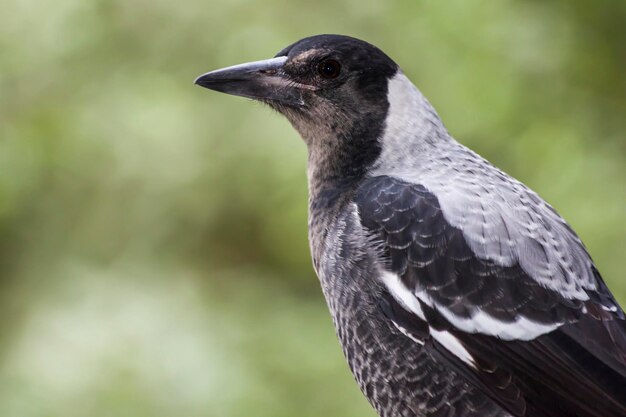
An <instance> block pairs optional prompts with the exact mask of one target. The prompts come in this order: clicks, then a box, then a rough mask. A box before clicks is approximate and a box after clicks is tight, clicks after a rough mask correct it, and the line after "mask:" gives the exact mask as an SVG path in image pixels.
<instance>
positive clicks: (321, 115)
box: [195, 35, 421, 178]
mask: <svg viewBox="0 0 626 417" xmlns="http://www.w3.org/2000/svg"><path fill="white" fill-rule="evenodd" d="M398 79H400V84H398V82H396V84H398V85H399V87H400V88H398V87H397V86H396V87H395V90H398V91H400V93H399V94H398V93H397V94H396V98H395V100H396V101H398V102H400V107H402V108H400V109H399V111H401V112H405V111H406V109H404V107H405V106H404V104H407V103H408V102H407V99H406V97H405V95H406V94H405V93H406V92H405V91H403V90H405V89H408V90H410V91H408V93H413V92H414V93H415V94H419V92H417V90H416V89H415V87H413V85H412V84H411V83H410V82H409V81H408V80H407V79H406V77H404V75H402V72H401V71H400V70H399V68H398V65H397V64H396V63H395V62H394V61H393V60H392V59H391V58H389V57H388V56H387V55H386V54H385V53H384V52H382V51H381V50H380V49H378V48H377V47H375V46H373V45H371V44H369V43H367V42H364V41H361V40H358V39H355V38H351V37H348V36H340V35H318V36H312V37H309V38H305V39H302V40H300V41H298V42H296V43H294V44H292V45H290V46H288V47H286V48H284V49H283V50H281V51H280V52H278V54H276V56H275V57H274V58H271V59H267V60H262V61H255V62H250V63H245V64H240V65H235V66H232V67H228V68H223V69H219V70H215V71H211V72H208V73H206V74H204V75H201V76H200V77H198V78H197V79H196V81H195V82H196V84H198V85H200V86H202V87H206V88H209V89H211V90H216V91H220V92H223V93H227V94H233V95H238V96H243V97H249V98H253V99H256V100H259V101H261V102H264V103H266V104H269V105H270V106H271V107H273V108H274V109H276V110H278V111H279V112H280V113H282V114H283V115H285V116H286V117H287V119H288V120H289V121H290V122H291V123H292V125H293V126H294V127H295V128H296V130H298V132H299V133H300V135H301V136H302V137H303V139H304V140H305V142H306V143H307V146H308V148H309V168H310V169H313V170H316V171H317V172H318V173H323V174H325V175H326V174H327V175H330V176H335V177H349V178H354V177H359V176H362V175H363V173H364V172H365V171H366V170H367V169H368V168H369V167H371V166H372V164H373V163H374V162H375V161H376V159H377V158H378V156H379V155H380V153H381V148H382V144H381V137H382V135H383V131H384V129H385V127H386V124H388V121H389V115H390V101H392V100H391V99H392V97H391V94H392V92H391V90H392V89H393V88H394V87H393V86H392V83H391V81H392V80H398ZM405 84H406V85H405ZM413 90H414V91H413ZM420 97H421V95H420ZM408 101H411V100H408ZM413 101H414V100H413ZM409 104H410V103H409Z"/></svg>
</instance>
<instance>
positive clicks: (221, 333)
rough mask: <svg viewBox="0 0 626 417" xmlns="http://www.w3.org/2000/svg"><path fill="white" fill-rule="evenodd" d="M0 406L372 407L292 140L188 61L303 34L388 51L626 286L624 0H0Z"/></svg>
mask: <svg viewBox="0 0 626 417" xmlns="http://www.w3.org/2000/svg"><path fill="white" fill-rule="evenodd" d="M0 10H1V11H0V317H1V319H0V415H1V416H7V417H31V416H32V417H39V416H41V417H44V416H46V417H53V416H63V417H73V416H76V417H78V416H80V417H82V416H92V417H100V416H103V417H104V416H107V417H108V416H132V417H136V416H137V417H141V416H150V417H160V416H163V417H165V416H168V417H169V416H179V415H184V416H190V417H194V416H234V417H236V416H246V417H248V416H259V417H262V416H268V417H283V416H284V417H287V416H345V417H351V416H354V417H356V416H370V417H373V416H374V413H373V412H372V411H371V410H370V409H369V406H368V404H367V403H366V401H365V400H364V399H363V398H362V397H361V395H360V393H359V391H358V389H357V387H356V384H354V382H353V381H352V377H351V376H350V374H349V372H348V370H347V366H346V365H345V364H344V361H343V358H342V356H341V353H340V350H339V346H338V344H337V342H336V340H335V336H334V331H333V328H332V325H331V321H330V318H329V315H328V313H327V312H326V306H325V304H324V301H323V298H322V296H321V292H320V291H319V288H318V283H317V280H316V278H315V275H314V273H313V271H312V268H311V265H310V259H309V254H308V246H307V241H306V198H307V191H306V180H305V159H306V156H305V152H306V150H305V147H304V145H303V143H302V142H301V141H300V139H299V138H298V137H297V135H296V133H295V132H294V131H293V130H292V129H291V127H290V126H289V125H288V123H287V122H286V121H285V120H283V119H282V118H281V117H279V116H278V115H277V114H275V113H273V112H272V111H270V110H269V109H267V108H265V107H263V106H262V105H260V104H256V103H252V102H250V101H247V100H244V99H241V98H235V97H228V96H224V95H219V94H217V93H212V92H209V91H207V90H203V89H201V88H198V87H195V86H193V85H192V81H193V79H194V77H195V76H197V75H199V74H201V73H203V72H206V71H208V70H211V69H215V68H218V67H221V66H226V65H231V64H236V63H240V62H244V61H250V60H256V59H263V58H267V57H270V56H272V55H273V54H274V53H275V52H277V51H278V50H280V49H281V48H282V47H284V46H286V45H287V44H289V43H291V42H293V41H295V40H297V39H299V38H301V37H304V36H308V35H312V34H317V33H343V34H350V35H353V36H357V37H361V38H364V39H366V40H369V41H370V42H373V43H375V44H377V45H378V46H380V47H381V48H382V49H383V50H385V51H386V52H388V53H389V55H391V56H392V57H394V58H395V59H396V60H397V62H399V63H400V65H401V66H402V67H403V69H404V71H405V73H407V74H408V75H409V77H410V78H411V79H412V80H414V81H415V83H416V84H417V85H418V86H419V87H420V88H421V89H422V91H423V92H424V93H425V94H426V95H427V97H429V98H430V100H431V102H432V103H433V104H434V105H435V107H436V108H437V109H438V110H439V112H440V114H441V116H442V117H443V119H444V121H445V122H446V124H447V127H448V128H449V130H450V131H451V132H452V133H453V135H454V136H456V137H457V138H459V139H460V140H461V141H462V142H463V143H465V144H466V145H469V146H470V147H472V148H474V149H475V150H477V151H479V153H481V154H482V155H484V156H485V157H487V158H488V159H490V160H491V161H493V162H494V163H495V164H496V165H498V166H499V167H501V168H503V169H505V170H506V171H508V172H509V173H510V174H512V175H514V176H516V177H518V178H519V179H521V180H522V181H524V182H525V183H527V184H528V185H530V186H531V187H532V188H534V189H535V190H537V191H538V192H539V193H540V194H541V195H542V196H543V197H544V198H546V199H547V200H548V201H549V202H551V203H552V204H553V205H554V206H555V207H556V208H557V209H558V210H559V211H560V212H561V213H562V214H563V215H564V216H565V218H566V219H568V221H569V222H570V223H571V224H572V225H573V226H574V228H575V229H576V230H577V231H578V232H579V234H580V235H581V237H582V238H583V240H584V241H585V242H586V244H587V246H588V248H589V250H590V252H591V253H592V255H593V257H594V259H595V260H596V261H597V264H598V266H599V268H600V270H601V271H602V272H603V274H604V277H605V279H606V281H608V283H609V285H610V287H611V288H612V289H613V291H614V292H615V294H616V296H617V297H618V298H619V299H620V300H621V302H622V303H626V276H625V274H624V268H623V263H624V258H625V256H626V221H625V217H626V216H625V215H626V164H625V162H626V137H625V132H626V77H625V74H626V50H625V49H624V45H626V25H625V24H624V22H626V3H625V2H623V1H610V0H600V1H593V2H590V1H586V0H556V1H539V0H536V1H513V0H503V1H498V2H493V1H486V0H449V1H445V2H439V1H433V0H428V1H426V0H420V1H415V0H412V1H399V2H388V1H374V0H320V1H315V2H309V1H291V2H286V1H284V0H264V1H252V0H233V1H226V0H224V1H216V0H211V1H200V0H188V1H185V2H181V1H171V0H134V1H125V0H92V1H90V0H55V1H44V0H1V1H0Z"/></svg>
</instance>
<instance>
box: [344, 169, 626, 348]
mask: <svg viewBox="0 0 626 417" xmlns="http://www.w3.org/2000/svg"><path fill="white" fill-rule="evenodd" d="M466 167H467V168H466V170H465V172H464V171H463V170H460V169H456V170H455V169H451V171H452V173H450V172H449V173H448V174H446V175H442V174H433V173H431V174H430V175H423V176H421V177H420V178H421V181H420V180H419V179H415V178H411V177H409V176H406V175H404V176H402V175H399V176H392V175H377V176H372V177H369V178H367V179H365V180H364V181H363V182H362V183H361V185H360V186H359V188H358V189H357V190H356V192H355V195H354V203H355V207H356V209H357V210H358V217H359V219H360V221H361V223H362V225H363V227H364V229H365V230H367V231H369V232H370V233H372V234H374V235H375V236H377V237H378V239H380V241H381V242H382V247H383V250H382V253H381V258H382V259H383V260H384V262H385V264H386V269H387V270H388V271H389V272H391V273H393V274H395V275H396V276H398V277H399V278H400V279H401V280H402V282H403V284H404V285H405V286H406V288H408V289H409V291H410V292H412V293H413V294H419V295H420V297H421V300H422V302H425V303H427V304H429V305H430V306H431V307H434V308H437V309H439V310H441V311H443V312H444V313H445V314H446V315H447V316H448V319H449V320H452V321H456V324H457V326H458V327H460V328H461V329H463V330H466V331H472V332H474V331H475V332H481V333H486V334H490V335H495V336H498V337H500V338H504V339H514V338H518V337H525V338H532V337H535V336H537V335H539V334H543V333H545V332H548V331H550V330H553V329H554V328H556V327H558V326H559V325H560V324H562V323H564V322H567V321H571V320H576V319H577V317H579V316H580V314H582V313H583V312H585V311H586V310H587V309H588V308H589V307H590V305H596V304H597V305H598V308H600V309H604V310H606V311H615V312H620V311H621V310H620V308H619V306H618V305H617V303H616V302H615V300H614V299H613V297H612V295H611V294H610V292H609V291H608V289H607V288H606V286H605V285H604V283H603V282H602V279H601V277H600V274H599V273H598V271H597V270H596V268H595V266H594V265H593V262H592V260H591V258H590V256H589V255H588V253H587V251H586V250H585V248H584V246H583V245H582V243H581V242H580V239H579V238H578V237H577V236H576V234H575V233H574V232H573V230H572V229H571V228H570V227H569V226H567V224H566V223H565V221H564V220H562V218H561V217H560V216H559V215H558V214H557V213H556V211H554V210H553V209H552V208H551V207H550V206H549V205H547V203H545V202H544V201H543V200H541V199H540V198H539V197H538V196H537V195H536V194H535V193H533V192H532V191H530V190H529V189H528V188H526V187H525V186H523V185H522V184H521V183H519V182H517V181H515V180H513V179H511V178H510V177H508V176H506V174H503V173H502V172H501V171H499V170H497V169H495V168H489V167H488V168H484V167H483V165H476V166H472V164H470V163H468V164H466ZM478 169H480V170H482V171H481V172H478V171H477V170H478ZM486 172H487V174H486ZM454 173H456V175H454ZM481 179H482V181H481ZM590 302H591V304H590ZM494 320H495V321H494ZM495 324H499V325H495Z"/></svg>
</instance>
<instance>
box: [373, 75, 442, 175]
mask: <svg viewBox="0 0 626 417" xmlns="http://www.w3.org/2000/svg"><path fill="white" fill-rule="evenodd" d="M387 101H388V102H389V109H388V111H387V118H386V119H385V131H384V133H383V137H382V140H381V142H382V144H383V152H382V155H381V158H380V161H381V162H383V164H384V165H386V167H385V166H381V169H383V170H385V168H392V169H393V168H395V169H398V168H400V167H402V166H403V165H404V164H398V162H400V161H402V162H405V161H406V158H407V157H411V156H413V155H416V154H419V153H420V152H419V150H420V149H419V148H420V147H423V146H424V145H426V143H427V142H428V141H429V140H430V139H429V138H431V137H433V136H436V135H434V134H433V131H435V130H439V131H441V132H442V133H444V134H446V135H447V131H446V129H445V127H444V126H443V123H442V122H441V120H440V119H439V117H438V116H437V113H436V112H435V110H434V109H433V107H432V106H431V105H430V103H429V102H428V100H426V98H425V97H424V96H423V95H422V93H421V92H420V91H419V90H418V89H417V87H415V85H413V83H412V82H411V80H409V79H408V78H407V77H406V75H404V74H403V73H402V72H401V71H398V73H397V74H396V75H394V76H393V77H392V78H391V79H390V80H389V83H388V85H387Z"/></svg>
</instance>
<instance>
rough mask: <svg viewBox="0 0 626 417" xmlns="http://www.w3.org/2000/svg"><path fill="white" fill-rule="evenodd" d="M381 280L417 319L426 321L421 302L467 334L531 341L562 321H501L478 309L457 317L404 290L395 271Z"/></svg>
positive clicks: (421, 295)
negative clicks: (471, 313)
mask: <svg viewBox="0 0 626 417" xmlns="http://www.w3.org/2000/svg"><path fill="white" fill-rule="evenodd" d="M381 281H382V282H383V284H384V285H385V287H386V288H387V290H389V293H390V294H391V295H392V296H393V298H394V299H395V300H396V301H397V302H398V303H399V304H400V305H401V306H402V307H403V308H405V309H406V310H407V311H409V312H411V313H413V314H415V315H416V316H417V317H419V318H420V319H422V320H425V321H426V319H425V316H424V311H423V310H422V307H421V305H420V301H421V302H423V303H424V304H426V305H428V306H429V307H431V308H433V309H435V310H437V311H438V312H439V313H441V315H443V316H444V317H445V318H446V320H448V322H450V324H452V325H453V326H454V327H456V328H457V329H459V330H462V331H464V332H467V333H480V334H484V335H488V336H494V337H497V338H499V339H502V340H532V339H534V338H536V337H538V336H541V335H542V334H546V333H549V332H551V331H553V330H555V329H556V328H558V327H559V326H561V325H562V324H563V323H562V322H559V323H551V324H542V323H537V322H535V321H532V320H529V319H528V318H526V317H524V316H517V317H516V319H515V321H513V322H505V321H501V320H498V319H496V318H494V317H492V316H490V315H489V314H487V313H485V312H484V311H480V310H478V311H476V312H475V313H474V314H473V315H472V317H469V318H465V317H459V316H457V315H455V314H453V313H452V312H450V310H448V309H446V308H445V307H442V306H440V305H437V304H436V303H434V302H433V300H432V299H431V298H430V297H429V296H428V294H426V293H425V292H423V291H420V292H414V291H411V290H410V289H408V288H407V287H406V286H405V285H404V284H403V283H402V281H401V280H400V277H399V276H398V275H397V274H394V273H392V272H388V271H384V272H383V274H382V276H381ZM431 332H432V330H431ZM433 337H434V335H433ZM442 344H443V343H442ZM453 353H454V352H453Z"/></svg>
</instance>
